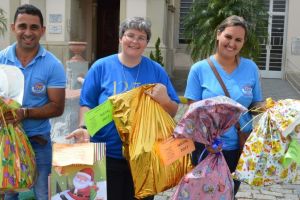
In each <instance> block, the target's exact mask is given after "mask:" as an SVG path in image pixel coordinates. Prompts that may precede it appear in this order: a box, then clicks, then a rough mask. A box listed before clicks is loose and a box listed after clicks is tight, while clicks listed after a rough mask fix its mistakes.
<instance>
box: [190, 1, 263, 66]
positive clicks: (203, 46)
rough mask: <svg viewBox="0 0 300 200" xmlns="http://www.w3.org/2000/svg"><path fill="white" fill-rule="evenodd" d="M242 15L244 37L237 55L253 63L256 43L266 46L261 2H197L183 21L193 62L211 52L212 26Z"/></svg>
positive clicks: (213, 28)
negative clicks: (231, 16) (245, 25)
mask: <svg viewBox="0 0 300 200" xmlns="http://www.w3.org/2000/svg"><path fill="white" fill-rule="evenodd" d="M230 15H238V16H242V17H243V18H244V19H245V20H246V21H247V23H248V27H249V28H248V36H247V40H246V43H245V44H244V47H243V49H242V51H241V55H243V56H246V57H250V58H253V59H254V60H257V59H258V57H259V54H260V44H262V43H266V42H265V41H267V37H268V33H267V28H266V27H268V13H267V9H266V7H265V5H264V1H262V0H251V1H250V0H222V1H220V0H197V1H194V3H193V4H192V7H191V9H190V12H189V13H188V14H187V15H186V16H185V18H184V29H185V31H184V33H185V37H186V38H187V39H188V49H189V50H190V52H191V57H192V59H193V60H194V61H196V60H198V59H204V58H206V57H207V56H208V55H211V54H212V53H213V52H214V47H215V39H216V35H215V33H216V27H217V26H218V25H219V24H220V23H221V22H222V21H223V20H224V19H225V18H227V17H228V16H230Z"/></svg>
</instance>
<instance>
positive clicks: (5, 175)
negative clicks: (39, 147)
mask: <svg viewBox="0 0 300 200" xmlns="http://www.w3.org/2000/svg"><path fill="white" fill-rule="evenodd" d="M18 107H20V104H19V103H18V102H16V101H15V100H12V99H6V98H3V97H0V121H1V123H0V158H1V160H0V192H3V191H24V190H27V189H29V188H30V187H32V185H33V183H34V181H35V177H36V170H35V168H36V165H35V155H34V151H33V149H32V147H31V144H30V142H29V140H28V138H27V136H26V134H25V133H24V131H23V129H22V127H21V125H20V124H18V125H12V124H7V123H6V121H5V119H4V113H5V112H7V111H9V112H14V109H16V108H18Z"/></svg>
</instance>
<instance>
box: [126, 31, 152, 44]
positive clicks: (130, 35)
mask: <svg viewBox="0 0 300 200" xmlns="http://www.w3.org/2000/svg"><path fill="white" fill-rule="evenodd" d="M124 36H125V38H126V40H128V41H130V42H133V41H135V40H136V41H138V42H140V43H143V42H147V41H148V40H147V38H146V37H145V36H141V35H140V36H136V35H135V34H133V33H126V34H125V33H124Z"/></svg>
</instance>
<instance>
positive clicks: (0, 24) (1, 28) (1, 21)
mask: <svg viewBox="0 0 300 200" xmlns="http://www.w3.org/2000/svg"><path fill="white" fill-rule="evenodd" d="M6 23H7V19H6V18H5V15H4V10H3V9H1V8H0V36H1V35H4V32H5V31H6V30H7V26H6Z"/></svg>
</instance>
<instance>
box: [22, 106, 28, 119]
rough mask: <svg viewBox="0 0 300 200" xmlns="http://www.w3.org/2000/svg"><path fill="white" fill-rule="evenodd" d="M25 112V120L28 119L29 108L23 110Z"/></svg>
mask: <svg viewBox="0 0 300 200" xmlns="http://www.w3.org/2000/svg"><path fill="white" fill-rule="evenodd" d="M21 109H22V110H23V116H24V118H27V117H28V108H21Z"/></svg>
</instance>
